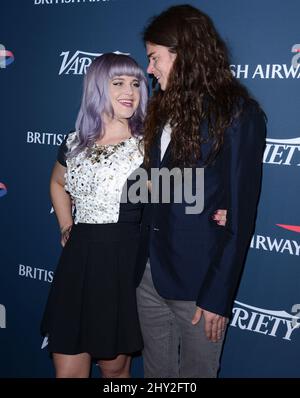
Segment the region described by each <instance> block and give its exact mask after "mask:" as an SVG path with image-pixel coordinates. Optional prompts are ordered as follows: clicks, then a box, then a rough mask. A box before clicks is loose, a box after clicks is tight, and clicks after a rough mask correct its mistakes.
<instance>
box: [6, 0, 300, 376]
mask: <svg viewBox="0 0 300 398" xmlns="http://www.w3.org/2000/svg"><path fill="white" fill-rule="evenodd" d="M180 3H182V1H176V0H175V1H174V0H172V1H169V0H94V1H92V0H89V1H88V0H85V1H84V0H60V1H59V0H48V1H47V0H24V1H18V0H2V1H1V5H0V13H1V14H0V15H1V23H0V90H1V91H0V93H1V95H0V105H1V107H0V109H1V118H0V133H1V140H0V148H1V154H0V212H1V267H0V358H1V360H0V377H52V376H53V368H52V363H51V361H50V359H49V356H48V353H47V349H46V347H44V346H45V342H44V341H43V339H42V338H41V336H40V334H39V324H40V319H41V315H42V312H43V309H44V305H45V301H46V297H47V294H48V290H49V287H50V283H51V281H52V277H53V271H54V269H55V266H56V263H57V259H58V256H59V253H60V250H61V248H60V243H59V231H58V227H57V223H56V219H55V215H54V214H53V212H52V210H51V209H52V207H51V203H50V199H49V193H48V191H49V177H50V172H51V168H52V165H53V163H54V161H55V158H56V153H57V148H58V145H59V144H60V142H61V140H62V138H63V136H64V134H66V133H67V132H69V131H70V130H71V129H73V128H74V123H75V117H76V114H77V111H78V107H79V103H80V96H81V88H82V78H83V74H84V71H85V69H86V67H87V66H88V65H89V64H90V62H91V60H92V59H93V58H94V57H95V56H96V55H98V54H100V53H103V52H108V51H121V52H125V53H130V54H131V55H132V56H133V57H134V58H136V59H137V61H138V62H139V63H140V64H141V65H142V66H143V67H144V68H146V65H147V59H146V56H145V51H144V48H143V43H142V41H141V31H142V30H143V27H144V25H145V24H146V22H147V21H148V19H149V17H151V16H152V15H153V14H156V13H159V12H160V11H162V10H163V9H164V8H166V7H168V6H170V5H173V4H180ZM189 3H190V4H192V5H195V6H198V7H200V8H201V9H203V10H204V11H205V12H207V13H208V14H209V15H210V16H211V17H212V18H213V20H214V21H215V24H216V26H217V28H218V30H219V32H220V33H221V35H222V36H223V38H224V39H225V41H226V42H227V43H228V45H229V48H230V50H231V56H232V72H233V73H234V74H235V75H236V77H237V78H239V79H240V80H241V81H242V82H243V83H244V84H245V85H246V86H247V87H248V88H249V89H250V91H251V92H252V94H253V95H254V96H255V97H256V98H257V99H258V100H259V101H260V103H261V104H262V106H263V108H264V110H265V111H266V113H267V115H268V119H269V122H268V136H267V145H266V152H265V158H264V177H263V186H262V194H261V199H260V204H259V210H258V217H257V223H256V230H255V233H254V235H253V239H252V242H251V248H250V249H249V253H248V257H247V261H246V266H245V271H244V273H243V277H242V280H241V284H240V289H239V292H238V295H237V297H236V301H235V305H234V308H233V313H232V319H231V324H230V327H229V331H228V334H227V338H226V341H225V346H224V352H223V357H222V363H221V365H222V366H221V372H220V376H221V377H224V378H227V377H300V367H299V365H298V361H299V359H298V353H299V352H300V329H299V328H297V326H298V325H297V321H298V319H299V315H300V313H299V311H300V261H299V258H300V257H299V255H300V235H299V233H300V217H299V216H300V214H299V194H300V184H299V166H300V123H299V109H300V99H299V87H300V86H299V78H300V66H299V62H300V44H297V43H300V32H299V21H298V19H299V15H300V2H299V0H286V1H285V2H283V1H281V0H263V1H262V0H251V1H247V0H227V1H226V2H225V1H222V0H195V1H192V0H190V1H189ZM245 184H247V181H245ZM133 375H134V376H136V377H141V376H142V375H143V373H142V360H141V358H140V357H139V358H136V359H135V361H134V364H133Z"/></svg>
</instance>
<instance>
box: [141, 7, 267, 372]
mask: <svg viewBox="0 0 300 398" xmlns="http://www.w3.org/2000/svg"><path fill="white" fill-rule="evenodd" d="M143 39H144V42H145V45H146V50H147V56H148V58H149V66H148V69H147V72H148V73H149V74H151V75H153V78H154V79H155V81H157V83H158V89H157V90H156V91H155V92H154V95H153V96H152V99H151V100H150V103H149V106H148V112H147V116H146V120H145V137H144V144H145V160H144V163H145V167H146V168H147V169H148V170H149V175H150V174H151V173H150V172H151V170H153V169H155V168H156V169H159V170H160V169H162V168H166V169H167V170H172V169H173V168H174V167H178V168H180V170H183V169H186V168H190V169H191V171H192V174H193V173H194V172H195V170H197V169H199V168H204V208H203V211H202V212H201V214H186V212H185V209H186V205H187V203H185V201H184V200H183V201H182V203H175V201H173V203H172V201H170V202H171V203H163V201H161V200H158V201H157V202H158V203H150V204H147V205H146V206H145V210H144V215H143V221H142V228H141V230H142V242H141V246H140V253H139V257H138V282H140V280H141V282H140V285H139V288H138V293H137V297H138V307H139V317H140V322H141V326H142V332H143V338H144V345H145V348H144V351H143V358H144V370H145V376H146V377H216V376H217V372H218V368H219V360H220V353H221V349H222V344H223V341H224V333H225V330H226V324H227V319H228V318H229V317H230V314H231V308H232V303H233V299H234V295H235V292H236V289H237V286H238V281H239V278H240V275H241V271H242V266H243V262H244V259H245V255H246V252H247V249H248V246H249V242H250V239H251V235H252V232H253V228H254V223H255V215H256V207H257V201H258V197H259V191H260V182H261V162H262V156H263V149H264V142H265V115H264V113H263V111H262V110H261V109H260V107H259V105H258V103H257V102H256V101H255V100H253V99H252V98H251V97H250V95H249V93H248V92H247V90H246V88H245V87H243V86H242V85H241V84H240V83H239V82H238V81H237V80H236V79H235V78H234V77H233V75H232V73H231V71H230V67H229V60H228V55H227V49H226V46H225V44H224V42H223V41H222V39H221V38H220V36H219V34H218V33H217V31H216V29H215V27H214V25H213V23H212V21H211V19H210V18H209V17H208V16H207V15H206V14H204V13H203V12H202V11H200V10H198V9H197V8H194V7H192V6H190V5H180V6H173V7H170V8H169V9H167V10H166V11H164V12H162V13H161V14H160V15H158V16H155V17H154V18H153V19H152V20H151V22H150V23H149V25H148V26H147V27H146V29H145V30H144V36H143ZM194 174H195V173H194ZM193 187H194V185H193ZM173 188H174V186H173ZM152 202H154V201H152ZM221 208H224V209H227V223H226V226H225V227H221V226H219V225H218V224H217V223H215V222H214V221H213V219H212V218H213V213H214V210H215V209H221Z"/></svg>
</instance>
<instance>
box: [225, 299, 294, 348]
mask: <svg viewBox="0 0 300 398" xmlns="http://www.w3.org/2000/svg"><path fill="white" fill-rule="evenodd" d="M294 307H297V308H298V305H296V306H293V308H294ZM293 308H292V310H293ZM295 312H296V311H295ZM232 314H233V318H232V321H231V323H230V326H233V327H237V328H239V329H240V330H243V331H249V332H254V333H260V334H264V335H265V336H272V337H277V338H281V339H283V340H288V341H291V340H292V335H293V333H294V331H295V330H296V329H299V326H300V322H299V319H300V316H299V313H298V314H296V315H291V314H289V313H288V312H286V311H274V310H268V309H264V308H258V307H253V306H251V305H248V304H245V303H241V302H240V301H235V305H234V307H233V310H232Z"/></svg>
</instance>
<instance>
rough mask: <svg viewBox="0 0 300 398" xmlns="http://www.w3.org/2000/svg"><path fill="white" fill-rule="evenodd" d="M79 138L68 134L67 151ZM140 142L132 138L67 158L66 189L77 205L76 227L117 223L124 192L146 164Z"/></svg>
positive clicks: (95, 145) (96, 146) (97, 146)
mask: <svg viewBox="0 0 300 398" xmlns="http://www.w3.org/2000/svg"><path fill="white" fill-rule="evenodd" d="M76 138H77V136H76V132H74V133H71V134H69V136H68V138H67V141H66V145H67V148H68V149H69V148H70V147H72V148H73V147H74V142H76ZM139 142H140V139H139V138H136V137H130V138H128V139H126V140H125V141H122V142H119V143H118V144H111V145H97V144H94V146H93V147H92V148H91V150H90V151H89V152H88V150H87V149H86V150H84V151H82V152H80V153H79V154H78V155H76V156H74V157H72V158H70V159H69V158H67V159H66V164H67V172H66V174H65V189H66V191H67V192H69V193H70V195H71V197H72V199H73V202H74V205H75V209H76V211H75V219H74V222H75V224H77V223H89V224H106V223H117V222H118V219H119V212H120V201H121V195H122V189H123V187H124V185H125V182H126V180H127V178H128V177H129V176H130V174H132V172H133V171H134V170H136V169H137V168H138V167H139V166H140V165H141V163H142V162H143V154H142V153H141V150H140V148H139ZM75 145H76V144H75Z"/></svg>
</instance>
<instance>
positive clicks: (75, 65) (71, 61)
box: [58, 50, 129, 75]
mask: <svg viewBox="0 0 300 398" xmlns="http://www.w3.org/2000/svg"><path fill="white" fill-rule="evenodd" d="M114 53H115V54H125V55H129V53H123V52H120V51H114ZM102 54H103V53H90V52H86V51H79V50H77V51H76V52H75V53H74V54H73V55H70V51H64V52H62V53H61V54H60V56H61V57H63V60H62V63H61V66H60V69H59V72H58V74H59V75H69V74H71V75H84V74H86V70H87V68H88V67H89V66H90V65H91V63H92V61H93V59H94V58H96V57H99V56H100V55H102Z"/></svg>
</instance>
